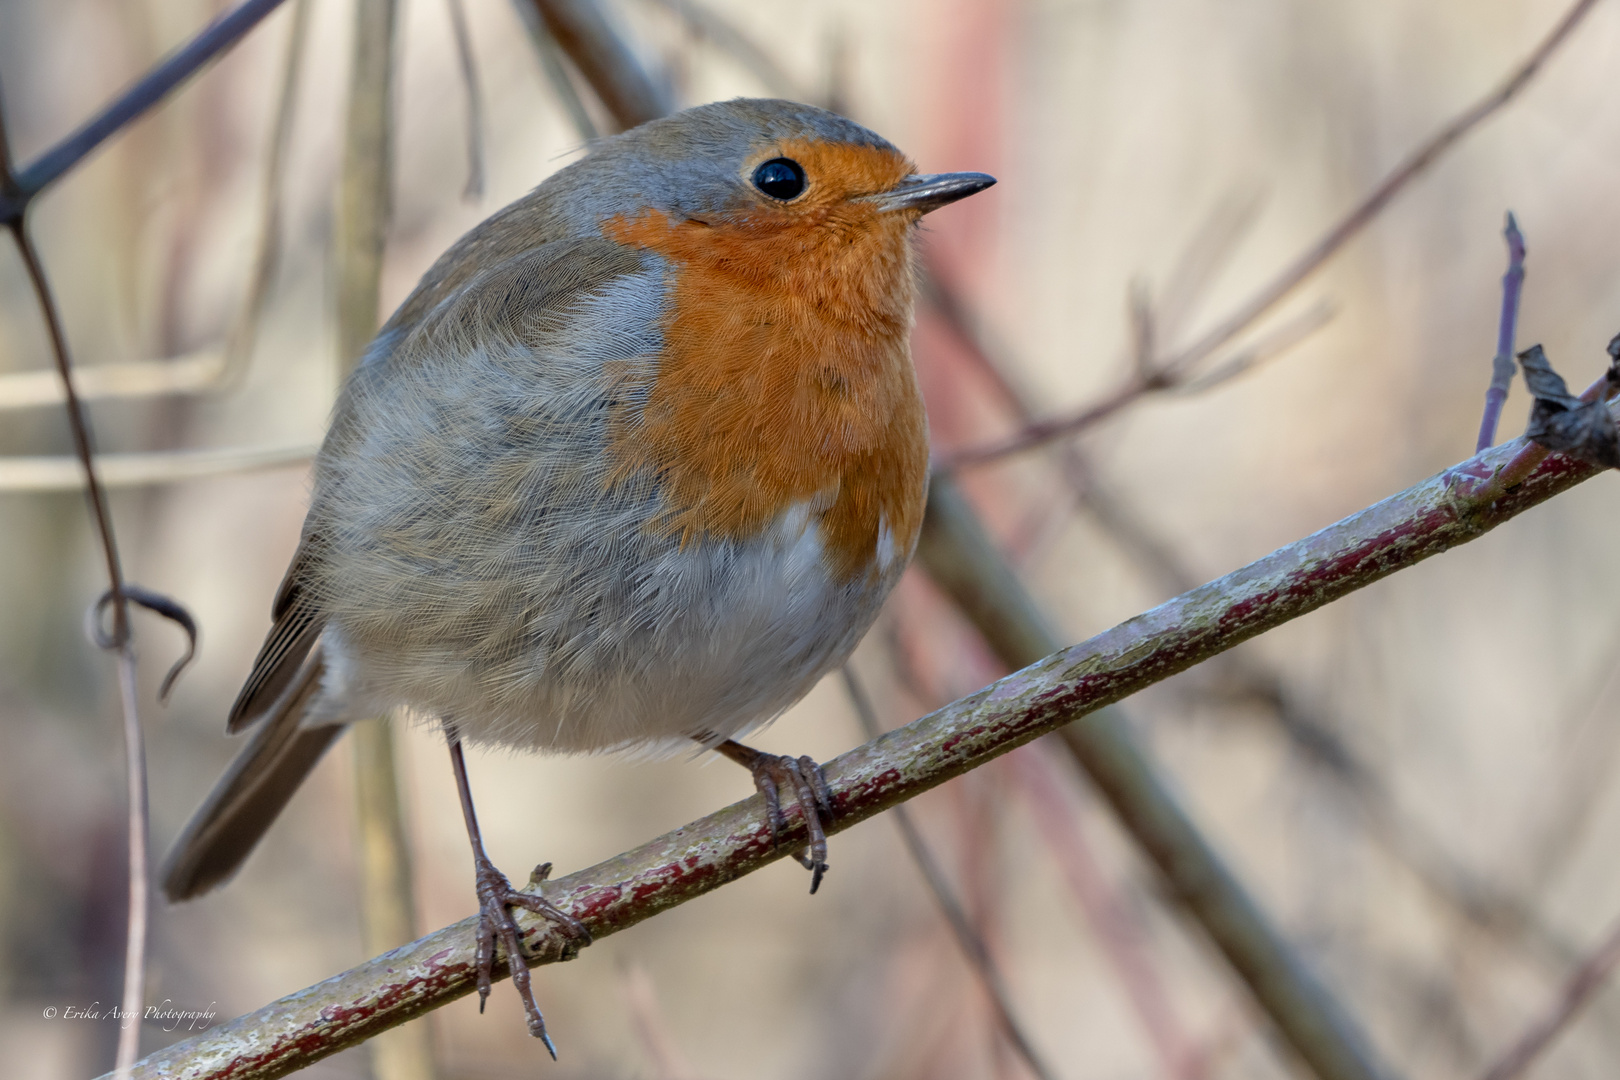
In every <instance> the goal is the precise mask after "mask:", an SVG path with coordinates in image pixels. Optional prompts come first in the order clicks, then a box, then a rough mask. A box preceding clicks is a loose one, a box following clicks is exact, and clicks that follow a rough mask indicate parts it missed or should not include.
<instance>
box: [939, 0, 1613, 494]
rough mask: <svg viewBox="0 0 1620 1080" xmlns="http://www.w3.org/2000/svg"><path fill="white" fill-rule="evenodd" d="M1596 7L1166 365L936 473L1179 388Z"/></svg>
mask: <svg viewBox="0 0 1620 1080" xmlns="http://www.w3.org/2000/svg"><path fill="white" fill-rule="evenodd" d="M1596 4H1597V0H1576V3H1575V4H1574V6H1573V7H1571V8H1570V9H1569V11H1568V12H1566V13H1565V14H1564V17H1563V18H1562V19H1560V20H1559V22H1558V24H1557V25H1556V26H1554V27H1553V29H1552V31H1551V32H1550V33H1548V35H1547V36H1546V38H1544V39H1543V40H1542V42H1541V44H1539V45H1538V46H1536V48H1535V49H1534V50H1533V51H1532V52H1531V53H1530V55H1529V56H1528V57H1526V58H1525V59H1524V60H1523V61H1522V62H1521V63H1520V64H1519V66H1518V67H1516V68H1515V69H1514V70H1513V71H1512V72H1510V73H1509V74H1508V76H1507V78H1505V79H1504V80H1502V82H1501V83H1500V84H1499V85H1498V86H1497V87H1496V89H1494V90H1492V91H1491V92H1490V93H1489V94H1487V95H1485V96H1484V97H1483V98H1481V99H1480V100H1479V101H1477V102H1475V103H1474V104H1473V105H1471V106H1469V107H1468V108H1467V109H1465V110H1463V111H1462V112H1461V113H1459V114H1458V115H1457V116H1456V117H1454V118H1452V120H1451V121H1450V122H1449V123H1447V124H1446V125H1445V126H1444V127H1442V128H1441V129H1440V130H1439V131H1437V132H1435V133H1434V134H1433V135H1432V136H1430V137H1429V140H1428V141H1427V142H1425V143H1424V144H1423V145H1422V146H1420V147H1419V148H1418V149H1417V150H1416V151H1414V152H1413V153H1412V154H1411V155H1409V156H1408V157H1407V158H1406V160H1404V161H1402V162H1401V163H1400V164H1399V165H1398V166H1396V168H1395V169H1394V171H1392V172H1391V173H1390V174H1389V175H1388V176H1386V177H1385V178H1384V180H1383V182H1382V183H1380V184H1379V185H1378V186H1377V187H1376V188H1374V189H1373V190H1372V191H1371V192H1369V193H1368V194H1367V196H1366V197H1365V198H1363V199H1362V200H1361V202H1360V203H1358V204H1357V205H1356V206H1355V207H1353V208H1352V209H1351V210H1350V211H1349V212H1348V213H1347V214H1345V215H1344V217H1342V218H1340V219H1339V221H1338V222H1337V223H1335V224H1334V226H1333V227H1332V228H1330V229H1329V230H1328V231H1327V232H1326V233H1324V234H1323V235H1322V236H1321V238H1319V239H1318V240H1317V241H1316V243H1314V244H1312V245H1311V246H1310V247H1309V248H1307V249H1306V250H1305V251H1304V252H1302V253H1301V254H1300V255H1299V256H1298V257H1297V258H1296V259H1295V260H1294V261H1293V262H1292V263H1290V264H1289V265H1288V266H1287V267H1285V268H1284V269H1283V270H1282V271H1281V272H1280V273H1279V274H1278V275H1277V276H1276V277H1275V278H1273V279H1272V280H1271V281H1270V282H1269V283H1268V284H1267V285H1266V286H1265V287H1264V288H1262V289H1261V290H1260V291H1259V292H1257V293H1256V294H1255V295H1254V296H1253V297H1251V298H1250V299H1249V300H1248V301H1247V302H1246V303H1244V304H1243V305H1241V306H1240V307H1239V308H1238V309H1237V310H1236V311H1234V312H1232V313H1231V314H1230V315H1228V316H1227V317H1226V318H1225V319H1224V320H1222V321H1221V322H1220V323H1219V324H1217V325H1216V326H1215V327H1214V328H1212V329H1211V330H1209V331H1208V332H1207V333H1206V334H1205V335H1204V336H1203V337H1201V338H1199V339H1198V340H1197V341H1195V342H1193V343H1192V344H1191V345H1189V346H1187V347H1186V348H1184V349H1182V350H1181V351H1179V352H1178V353H1176V354H1175V355H1174V356H1172V357H1171V358H1169V359H1168V360H1166V361H1165V362H1164V363H1163V364H1162V365H1161V366H1160V367H1159V368H1157V369H1156V370H1154V371H1153V372H1151V373H1150V374H1149V375H1148V376H1147V377H1145V378H1144V377H1142V376H1141V375H1139V374H1137V373H1135V372H1133V373H1132V374H1131V376H1130V377H1129V378H1127V379H1126V381H1125V382H1124V383H1122V384H1121V385H1120V386H1119V387H1117V388H1116V389H1114V390H1112V391H1110V392H1108V393H1107V394H1105V395H1103V396H1102V397H1101V398H1100V399H1098V400H1097V401H1096V402H1094V403H1093V404H1091V405H1088V406H1086V407H1084V408H1082V409H1080V410H1079V411H1078V412H1076V413H1073V414H1071V415H1069V416H1061V417H1054V418H1052V419H1050V420H1040V421H1036V422H1035V423H1032V424H1029V425H1027V426H1026V427H1024V429H1023V430H1021V431H1019V432H1018V433H1017V434H1015V435H1013V436H1012V437H1010V438H1006V439H1002V440H998V441H996V442H992V443H987V444H985V445H983V446H975V447H968V448H966V449H963V450H959V451H956V452H955V453H953V454H950V455H947V456H946V457H944V458H942V460H941V462H940V467H941V468H945V469H959V468H965V467H969V466H975V465H983V464H986V463H988V462H992V461H997V460H1000V459H1001V458H1004V457H1008V456H1010V455H1012V454H1018V453H1022V452H1024V451H1026V450H1033V449H1034V448H1036V447H1038V446H1043V445H1045V444H1046V443H1049V442H1052V441H1053V440H1056V439H1063V438H1067V437H1069V436H1071V435H1074V434H1076V433H1078V432H1080V431H1083V430H1084V429H1086V428H1088V427H1091V426H1092V425H1093V424H1096V423H1098V422H1100V421H1102V420H1105V419H1107V418H1108V417H1110V416H1112V415H1114V414H1115V413H1117V412H1119V411H1120V410H1121V409H1123V408H1124V407H1125V406H1127V405H1129V404H1131V403H1133V402H1135V401H1137V400H1138V399H1140V398H1142V397H1144V396H1145V395H1147V394H1150V393H1153V392H1155V391H1158V390H1163V389H1166V388H1168V387H1169V386H1173V385H1175V384H1177V383H1178V382H1180V381H1181V380H1182V378H1183V377H1184V376H1185V374H1186V373H1187V372H1188V371H1189V370H1190V369H1191V368H1192V367H1193V366H1194V365H1196V364H1198V363H1199V362H1201V361H1203V360H1205V359H1207V358H1208V357H1210V356H1211V355H1213V354H1214V353H1215V352H1216V350H1218V349H1220V348H1221V347H1222V346H1224V345H1226V344H1227V343H1228V342H1230V341H1231V340H1232V339H1233V338H1235V337H1237V335H1239V334H1241V333H1242V332H1243V331H1244V330H1246V329H1248V328H1249V327H1250V326H1251V325H1253V324H1254V323H1255V321H1256V320H1258V319H1260V318H1261V317H1262V316H1263V315H1265V314H1266V313H1268V312H1269V311H1271V310H1272V309H1273V308H1274V307H1276V306H1277V305H1278V304H1280V303H1281V302H1282V301H1283V300H1284V299H1285V298H1286V297H1287V296H1288V295H1289V294H1290V293H1292V292H1293V291H1294V290H1295V289H1296V288H1298V287H1299V286H1300V285H1301V284H1303V283H1304V282H1305V281H1306V280H1307V279H1308V278H1310V277H1311V275H1312V274H1314V273H1316V271H1317V270H1319V269H1321V267H1322V265H1323V264H1324V263H1326V262H1327V261H1328V260H1329V259H1330V258H1332V257H1333V256H1334V255H1335V254H1336V253H1337V252H1338V251H1339V249H1340V248H1342V247H1344V245H1345V244H1346V243H1347V242H1349V241H1350V240H1351V239H1352V238H1353V237H1355V236H1356V235H1357V234H1358V233H1360V232H1361V231H1362V230H1363V229H1365V228H1366V227H1367V226H1368V225H1369V224H1370V223H1371V222H1372V221H1373V220H1374V219H1375V218H1376V217H1377V216H1378V215H1379V213H1380V212H1382V211H1383V209H1384V208H1385V207H1386V206H1388V205H1389V203H1390V202H1391V200H1393V199H1394V198H1395V196H1396V195H1398V194H1400V193H1401V191H1403V190H1404V189H1405V188H1406V187H1407V186H1408V185H1409V184H1411V182H1412V181H1413V180H1415V179H1416V178H1417V177H1418V176H1420V175H1422V174H1423V173H1424V172H1426V171H1427V170H1428V168H1429V167H1430V166H1431V165H1433V164H1434V163H1435V162H1436V161H1438V160H1439V159H1440V158H1441V157H1442V156H1443V155H1444V154H1445V153H1446V151H1448V150H1450V149H1451V148H1452V147H1453V146H1454V145H1456V143H1457V142H1458V141H1459V140H1461V139H1462V137H1463V136H1465V135H1467V134H1468V133H1469V132H1470V131H1472V130H1473V129H1474V128H1475V127H1477V126H1478V125H1479V124H1480V123H1481V122H1482V121H1484V120H1485V119H1486V118H1487V117H1489V116H1491V115H1492V114H1493V113H1495V112H1496V111H1497V110H1499V109H1501V108H1502V107H1503V106H1504V105H1506V104H1507V103H1508V102H1509V101H1511V100H1513V98H1514V97H1516V96H1517V95H1518V94H1519V92H1520V91H1522V90H1523V89H1524V88H1525V86H1527V85H1528V84H1529V83H1530V80H1531V79H1533V78H1534V77H1535V76H1536V74H1537V72H1539V71H1540V70H1541V68H1542V66H1543V65H1544V64H1545V63H1546V62H1547V60H1548V59H1549V58H1550V57H1551V56H1552V55H1553V53H1554V52H1556V51H1557V50H1558V47H1559V46H1560V45H1562V44H1563V43H1564V42H1565V41H1566V40H1568V38H1569V36H1570V34H1571V33H1573V32H1574V30H1575V28H1576V27H1577V26H1578V25H1579V24H1580V22H1581V20H1582V19H1584V18H1585V17H1586V15H1587V13H1588V12H1590V11H1591V10H1592V8H1593V7H1594V6H1596Z"/></svg>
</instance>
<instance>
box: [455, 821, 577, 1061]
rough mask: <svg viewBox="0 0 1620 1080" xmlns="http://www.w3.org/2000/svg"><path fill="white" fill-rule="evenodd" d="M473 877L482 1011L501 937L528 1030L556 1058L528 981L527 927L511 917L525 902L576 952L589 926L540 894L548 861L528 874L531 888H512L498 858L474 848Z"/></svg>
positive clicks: (548, 867)
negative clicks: (497, 864)
mask: <svg viewBox="0 0 1620 1080" xmlns="http://www.w3.org/2000/svg"><path fill="white" fill-rule="evenodd" d="M473 863H474V867H475V871H474V873H475V882H476V885H477V888H478V952H477V956H476V964H477V968H478V1011H479V1012H483V1011H484V1003H485V1002H486V1001H488V1000H489V990H490V984H491V983H492V982H493V981H494V979H493V973H494V967H495V942H496V940H497V939H499V941H500V944H501V947H502V948H504V949H505V950H506V961H507V967H509V968H510V969H511V971H512V985H513V986H514V987H516V988H517V992H518V997H520V998H522V999H523V1011H524V1012H525V1013H527V1014H528V1017H529V1034H530V1035H533V1036H534V1037H535V1038H537V1039H539V1040H540V1041H541V1042H543V1043H545V1044H546V1049H547V1050H548V1051H550V1053H551V1057H552V1060H556V1058H557V1047H556V1045H555V1044H553V1043H552V1041H551V1036H550V1035H548V1034H547V1033H546V1018H545V1017H544V1016H542V1015H540V1006H538V1005H536V1004H535V1002H534V989H533V987H531V986H530V984H529V963H528V960H527V958H526V957H525V956H524V953H523V933H522V931H521V930H519V929H518V925H517V921H516V920H515V919H513V918H512V909H513V908H519V907H521V908H526V909H528V910H529V911H532V912H534V913H535V914H537V915H541V916H544V917H545V918H546V919H549V920H550V921H551V922H553V923H555V924H557V927H558V928H559V929H561V930H562V932H563V935H564V936H565V937H567V938H568V943H567V945H566V946H565V949H566V950H567V951H568V952H577V951H578V950H579V949H581V948H583V947H584V946H586V945H589V944H590V943H591V932H590V931H589V930H587V929H585V924H584V923H582V922H580V921H579V920H578V919H576V918H574V917H573V916H572V915H570V914H568V912H566V911H564V910H562V909H561V908H559V907H558V906H557V905H555V904H553V903H552V902H551V901H550V900H547V899H546V898H545V897H544V896H542V895H540V885H541V883H542V882H543V881H545V880H546V877H547V875H549V874H550V873H551V864H550V863H541V864H540V865H539V866H537V867H535V870H534V874H533V875H532V876H531V877H530V878H529V888H530V889H532V890H534V891H532V892H520V891H519V890H517V889H514V888H512V883H511V882H510V881H508V880H507V878H506V875H505V874H503V873H501V872H500V871H499V870H497V869H495V864H494V863H492V862H490V861H489V859H487V858H485V857H484V856H483V855H482V853H481V852H480V853H476V854H475V858H474V860H473Z"/></svg>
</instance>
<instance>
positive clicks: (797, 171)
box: [754, 157, 804, 202]
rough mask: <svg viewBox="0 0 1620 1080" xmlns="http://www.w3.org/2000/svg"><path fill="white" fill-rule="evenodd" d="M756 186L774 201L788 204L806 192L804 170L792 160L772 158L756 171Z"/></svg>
mask: <svg viewBox="0 0 1620 1080" xmlns="http://www.w3.org/2000/svg"><path fill="white" fill-rule="evenodd" d="M754 186H755V187H757V188H759V190H761V191H763V192H764V193H765V194H767V195H769V196H770V197H771V198H773V199H781V200H782V201H783V202H787V201H788V200H789V199H792V198H796V197H797V196H798V194H799V192H801V191H803V190H804V170H803V169H802V168H800V167H799V163H798V162H797V161H794V160H793V159H792V158H785V157H779V158H771V160H769V161H767V162H766V163H765V164H763V165H761V166H760V167H759V168H757V169H755V170H754Z"/></svg>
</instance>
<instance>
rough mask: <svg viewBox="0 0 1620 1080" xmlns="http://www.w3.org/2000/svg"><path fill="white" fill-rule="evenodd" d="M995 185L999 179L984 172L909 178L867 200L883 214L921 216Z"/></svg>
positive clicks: (935, 174) (937, 174)
mask: <svg viewBox="0 0 1620 1080" xmlns="http://www.w3.org/2000/svg"><path fill="white" fill-rule="evenodd" d="M995 182H996V178H995V177H993V176H988V175H986V174H984V173H982V172H953V173H934V174H932V175H928V176H921V175H919V176H908V177H906V178H905V179H904V180H902V181H900V182H899V183H898V184H896V185H894V187H892V188H890V189H889V190H888V191H882V192H879V193H878V194H876V195H868V196H866V199H867V201H869V202H874V203H876V204H877V206H878V209H880V210H884V211H890V210H911V211H913V212H915V213H917V214H919V215H921V214H926V213H928V212H930V211H932V210H938V209H939V208H940V207H942V206H946V205H948V204H950V203H953V202H955V201H956V200H957V199H965V198H967V197H968V196H969V195H972V194H974V193H975V192H980V191H983V190H984V189H985V188H987V187H989V186H990V185H991V184H994V183H995Z"/></svg>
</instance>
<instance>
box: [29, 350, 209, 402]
mask: <svg viewBox="0 0 1620 1080" xmlns="http://www.w3.org/2000/svg"><path fill="white" fill-rule="evenodd" d="M224 370H225V357H224V356H223V355H222V354H221V353H220V351H219V350H218V349H203V350H200V351H198V352H194V353H188V354H186V355H184V356H176V357H172V358H170V359H167V360H127V361H123V362H121V363H111V364H92V365H90V366H89V367H80V368H76V369H75V370H74V373H73V374H74V381H75V389H77V391H78V394H79V400H80V401H103V400H109V399H117V400H124V401H127V400H131V399H134V398H147V397H163V396H166V395H169V394H196V393H201V392H202V391H204V390H207V389H209V388H211V387H213V386H214V385H215V384H216V383H218V381H219V379H220V377H221V375H222V374H223V372H224ZM66 400H67V397H66V395H65V394H64V393H63V392H62V380H61V379H60V378H59V377H58V376H57V374H56V372H55V371H54V370H51V369H48V368H47V369H43V370H40V371H8V372H6V373H4V374H0V412H6V411H10V410H14V409H37V408H40V407H43V406H57V405H61V404H63V403H64V402H65V401H66Z"/></svg>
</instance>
